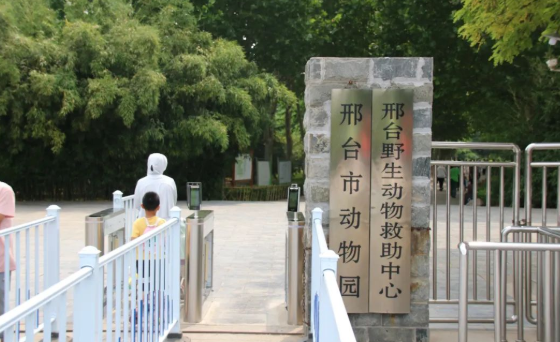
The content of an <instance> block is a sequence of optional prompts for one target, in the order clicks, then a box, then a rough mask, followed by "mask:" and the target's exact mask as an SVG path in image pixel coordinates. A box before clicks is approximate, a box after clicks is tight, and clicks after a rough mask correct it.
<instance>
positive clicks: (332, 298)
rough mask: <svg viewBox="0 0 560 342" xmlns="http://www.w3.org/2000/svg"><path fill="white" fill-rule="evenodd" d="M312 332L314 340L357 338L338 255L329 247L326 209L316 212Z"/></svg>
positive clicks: (339, 341)
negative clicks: (342, 285) (324, 222)
mask: <svg viewBox="0 0 560 342" xmlns="http://www.w3.org/2000/svg"><path fill="white" fill-rule="evenodd" d="M312 215H313V216H312V228H311V231H312V248H311V333H312V334H313V341H314V342H318V341H328V342H356V337H355V336H354V331H353V330H352V325H351V324H350V319H349V318H348V314H347V312H346V307H345V306H344V302H343V301H342V296H341V295H340V290H339V289H338V284H337V280H336V265H337V262H338V255H337V254H336V253H335V252H334V251H332V250H329V249H328V246H327V242H326V239H325V233H324V232H323V225H322V216H323V211H322V210H321V209H319V208H315V209H313V212H312Z"/></svg>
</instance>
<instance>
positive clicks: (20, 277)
mask: <svg viewBox="0 0 560 342" xmlns="http://www.w3.org/2000/svg"><path fill="white" fill-rule="evenodd" d="M59 215H60V207H58V206H56V205H51V206H49V207H48V208H47V210H46V217H44V218H41V219H37V220H33V221H31V222H26V223H23V224H20V225H17V226H15V227H11V228H8V229H4V230H2V231H1V232H0V239H1V240H3V242H4V258H3V259H2V260H0V264H2V265H3V266H4V271H5V270H11V272H4V280H3V282H4V284H3V285H4V288H5V289H6V290H5V291H4V298H3V300H4V313H9V312H11V311H13V310H16V309H17V310H21V309H20V308H19V307H20V306H21V305H22V304H23V303H26V302H27V301H28V300H30V299H31V298H33V297H35V296H37V295H39V294H40V293H42V291H44V290H45V289H47V288H49V287H50V286H52V285H54V284H56V283H57V282H58V281H59V276H60V239H59V236H60V224H59ZM12 261H13V262H12ZM12 283H13V285H12V286H10V284H12ZM10 308H12V309H11V310H10ZM55 317H56V315H54V316H53V317H52V318H53V319H54V318H55ZM40 325H42V324H40V323H39V317H38V316H37V319H36V320H35V322H34V326H40ZM49 328H52V329H53V330H54V332H56V326H55V325H52V327H51V325H50V324H49Z"/></svg>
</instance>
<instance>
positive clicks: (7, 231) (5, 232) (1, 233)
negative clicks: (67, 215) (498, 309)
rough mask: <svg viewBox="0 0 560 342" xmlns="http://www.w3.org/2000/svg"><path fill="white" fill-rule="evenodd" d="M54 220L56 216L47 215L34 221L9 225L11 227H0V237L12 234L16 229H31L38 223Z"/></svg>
mask: <svg viewBox="0 0 560 342" xmlns="http://www.w3.org/2000/svg"><path fill="white" fill-rule="evenodd" d="M54 221H56V217H54V216H47V217H44V218H42V219H38V220H35V221H31V222H27V223H24V224H20V225H19V226H15V227H11V228H8V229H2V230H1V231H0V237H3V236H6V235H10V234H13V233H15V232H18V231H22V230H26V229H31V228H33V227H35V226H38V225H40V224H45V223H51V222H54Z"/></svg>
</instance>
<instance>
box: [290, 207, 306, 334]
mask: <svg viewBox="0 0 560 342" xmlns="http://www.w3.org/2000/svg"><path fill="white" fill-rule="evenodd" d="M286 215H287V217H288V232H287V233H286V239H287V243H286V272H287V296H286V297H287V303H286V304H287V308H288V324H289V325H301V324H303V307H302V299H303V228H304V227H305V217H304V216H303V214H302V213H301V212H287V213H286Z"/></svg>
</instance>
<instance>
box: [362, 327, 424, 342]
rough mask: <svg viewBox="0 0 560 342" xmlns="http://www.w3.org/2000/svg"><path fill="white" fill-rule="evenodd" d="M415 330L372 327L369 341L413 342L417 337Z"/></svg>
mask: <svg viewBox="0 0 560 342" xmlns="http://www.w3.org/2000/svg"><path fill="white" fill-rule="evenodd" d="M415 335H416V334H415V331H414V330H413V329H406V328H402V327H400V328H399V327H371V328H369V340H370V341H375V342H382V341H387V342H413V341H414V337H415Z"/></svg>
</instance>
